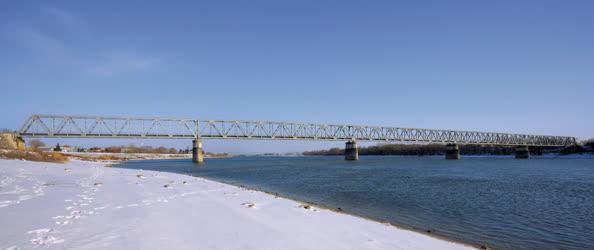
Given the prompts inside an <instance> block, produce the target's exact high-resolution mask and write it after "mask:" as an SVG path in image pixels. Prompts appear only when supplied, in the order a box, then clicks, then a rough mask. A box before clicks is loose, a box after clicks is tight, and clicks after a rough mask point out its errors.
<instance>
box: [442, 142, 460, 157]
mask: <svg viewBox="0 0 594 250" xmlns="http://www.w3.org/2000/svg"><path fill="white" fill-rule="evenodd" d="M445 158H446V159H447V160H460V148H459V147H458V144H455V143H449V144H447V145H446V155H445Z"/></svg>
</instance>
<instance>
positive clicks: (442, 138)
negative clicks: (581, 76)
mask: <svg viewBox="0 0 594 250" xmlns="http://www.w3.org/2000/svg"><path fill="white" fill-rule="evenodd" d="M18 134H19V135H20V136H22V137H48V138H51V137H59V138H141V139H150V138H162V139H192V140H193V156H194V157H193V159H194V161H195V162H202V139H246V140H332V141H337V140H338V141H346V148H345V159H347V160H356V159H358V150H357V144H356V142H357V141H378V142H380V141H382V142H403V143H404V142H416V143H443V144H447V145H448V146H447V151H446V158H448V159H458V158H459V149H458V144H485V145H507V146H516V147H517V153H516V157H517V158H527V157H528V155H529V152H528V146H532V147H562V146H569V145H573V144H575V143H576V139H575V138H574V137H568V136H551V135H528V134H513V133H496V132H479V131H461V130H445V129H424V128H399V127H382V126H364V125H345V124H343V125H338V124H315V123H301V122H276V121H243V120H202V119H175V118H158V117H117V116H70V115H31V116H30V117H29V118H28V119H27V120H26V121H25V123H24V124H23V126H22V127H21V129H20V130H19V131H18ZM524 156H525V157H524Z"/></svg>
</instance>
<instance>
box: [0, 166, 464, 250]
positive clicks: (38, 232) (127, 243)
mask: <svg viewBox="0 0 594 250" xmlns="http://www.w3.org/2000/svg"><path fill="white" fill-rule="evenodd" d="M0 228H1V231H0V249H17V248H18V249H29V248H36V247H44V248H47V247H49V248H58V249H63V248H77V249H80V248H82V249H463V248H467V246H464V245H460V244H457V243H451V242H448V241H444V240H440V239H436V238H432V237H429V236H427V235H423V234H420V233H416V232H411V231H407V230H402V229H399V228H396V227H393V226H389V225H385V224H381V223H377V222H373V221H369V220H365V219H361V218H357V217H354V216H349V215H345V214H340V213H335V212H332V211H329V210H324V209H319V208H315V207H309V208H304V207H303V206H300V204H299V203H298V202H295V201H292V200H287V199H283V198H276V197H274V196H272V195H269V194H265V193H262V192H257V191H250V190H245V189H242V188H239V187H235V186H230V185H227V184H222V183H218V182H213V181H209V180H205V179H202V178H197V177H191V176H186V175H179V174H173V173H162V172H154V171H140V170H130V169H118V168H112V167H105V164H104V163H96V162H95V163H93V162H81V161H72V162H70V163H66V164H54V163H39V162H27V161H19V160H0Z"/></svg>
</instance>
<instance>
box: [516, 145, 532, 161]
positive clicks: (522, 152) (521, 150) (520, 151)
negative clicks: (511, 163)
mask: <svg viewBox="0 0 594 250" xmlns="http://www.w3.org/2000/svg"><path fill="white" fill-rule="evenodd" d="M528 158H530V150H528V146H517V147H516V159H528Z"/></svg>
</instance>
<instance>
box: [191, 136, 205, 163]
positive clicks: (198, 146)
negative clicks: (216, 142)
mask: <svg viewBox="0 0 594 250" xmlns="http://www.w3.org/2000/svg"><path fill="white" fill-rule="evenodd" d="M192 162H194V163H198V164H202V163H203V162H204V156H203V153H202V141H201V140H200V139H194V140H192Z"/></svg>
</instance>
